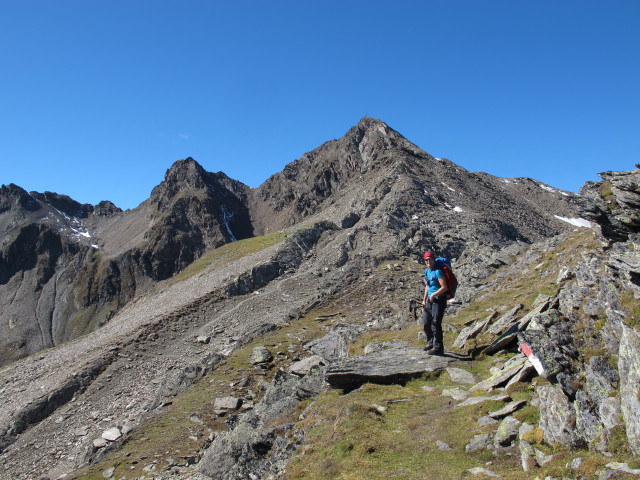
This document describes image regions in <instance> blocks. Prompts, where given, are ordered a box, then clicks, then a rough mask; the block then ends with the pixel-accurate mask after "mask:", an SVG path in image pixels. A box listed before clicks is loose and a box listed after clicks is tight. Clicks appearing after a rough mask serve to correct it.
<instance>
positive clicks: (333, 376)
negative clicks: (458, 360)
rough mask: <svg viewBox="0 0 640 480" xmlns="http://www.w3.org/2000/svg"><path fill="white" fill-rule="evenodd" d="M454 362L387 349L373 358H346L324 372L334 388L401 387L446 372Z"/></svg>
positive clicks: (418, 352)
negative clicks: (425, 374) (431, 373)
mask: <svg viewBox="0 0 640 480" xmlns="http://www.w3.org/2000/svg"><path fill="white" fill-rule="evenodd" d="M454 361H455V359H454V358H449V357H440V356H434V355H429V354H428V353H426V352H425V351H424V350H422V349H421V348H410V347H409V348H406V347H405V348H391V349H388V350H383V351H381V352H378V353H377V354H376V355H363V356H360V357H347V358H344V359H342V360H339V361H336V362H335V363H333V364H332V365H331V366H330V367H329V368H328V369H327V372H326V377H327V382H328V383H329V384H330V385H331V386H332V387H334V388H343V389H353V388H358V387H359V386H360V385H362V384H363V383H367V382H371V383H382V384H391V383H404V382H406V381H407V380H409V379H411V378H415V377H419V376H420V375H423V374H424V373H427V372H436V371H441V370H444V369H446V368H447V367H448V366H449V364H450V363H451V362H454Z"/></svg>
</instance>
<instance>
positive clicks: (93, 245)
mask: <svg viewBox="0 0 640 480" xmlns="http://www.w3.org/2000/svg"><path fill="white" fill-rule="evenodd" d="M91 246H92V247H93V248H95V249H96V250H100V247H99V246H98V245H95V244H92V245H91Z"/></svg>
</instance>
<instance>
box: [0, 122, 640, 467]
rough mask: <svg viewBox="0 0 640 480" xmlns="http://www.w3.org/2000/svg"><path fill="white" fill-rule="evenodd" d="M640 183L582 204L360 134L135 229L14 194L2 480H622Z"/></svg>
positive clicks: (7, 269)
mask: <svg viewBox="0 0 640 480" xmlns="http://www.w3.org/2000/svg"><path fill="white" fill-rule="evenodd" d="M638 172H639V171H638V170H632V171H630V172H607V173H604V174H602V175H601V176H602V178H603V181H602V182H598V183H587V184H586V185H585V187H584V188H583V189H582V191H581V192H580V194H578V195H576V194H573V193H569V192H564V191H561V190H558V189H556V188H553V187H552V186H549V185H545V184H542V183H541V182H538V181H536V180H533V179H528V178H515V179H505V178H497V177H494V176H491V175H488V174H486V173H474V172H468V171H466V170H465V169H463V168H462V167H460V166H458V165H456V164H454V163H453V162H450V161H449V160H446V159H441V158H435V157H433V156H431V155H429V154H428V153H426V152H425V151H423V150H421V149H420V148H419V147H417V146H415V145H413V144H412V143H411V142H410V141H408V140H407V139H405V138H404V137H403V136H402V135H400V134H399V133H398V132H396V131H394V130H393V129H392V128H390V127H389V126H388V125H386V124H385V123H384V122H381V121H379V120H376V119H373V118H368V117H365V118H363V119H362V120H361V121H360V122H359V123H358V124H357V125H356V126H354V127H353V128H351V129H350V130H349V131H348V132H347V133H346V134H345V135H344V136H343V137H342V138H340V139H337V140H331V141H329V142H326V143H324V144H323V145H321V146H320V147H318V148H317V149H315V150H313V151H311V152H309V153H306V154H305V155H303V156H302V157H301V158H300V159H298V160H296V161H294V162H292V163H291V164H289V165H287V166H286V167H285V168H284V170H283V171H282V172H280V173H277V174H275V175H273V176H272V177H270V178H269V179H267V181H266V182H265V183H264V184H262V185H261V186H260V187H258V188H256V189H253V188H250V187H248V186H246V185H243V184H242V183H241V182H238V181H236V180H233V179H230V178H229V177H227V176H226V175H225V174H224V173H222V172H218V173H211V172H207V171H205V170H204V169H203V168H202V166H201V165H199V164H198V163H197V162H196V161H195V160H194V159H191V158H188V159H186V160H180V161H177V162H176V163H175V164H174V165H173V166H171V168H170V169H169V170H168V171H167V173H166V175H165V179H164V181H163V182H162V183H161V184H160V185H158V186H157V187H155V188H154V189H153V191H152V192H151V195H150V197H149V199H148V200H146V201H145V202H143V203H142V204H140V205H139V206H138V207H137V208H135V209H133V210H127V211H122V210H120V209H118V208H117V207H116V206H115V205H113V204H112V203H111V202H108V201H104V202H101V203H100V204H99V205H95V206H92V205H86V204H80V203H78V202H76V201H74V200H73V199H71V198H69V197H67V196H64V195H61V194H56V193H51V192H45V193H37V192H30V193H29V192H26V191H24V190H23V189H22V188H20V187H18V186H16V185H8V186H3V187H2V189H1V190H0V231H2V232H3V238H2V242H1V244H0V293H1V295H0V302H2V305H1V307H2V308H0V328H1V329H2V335H1V336H0V362H2V364H3V367H2V368H1V369H0V399H1V401H0V452H1V453H0V478H7V479H9V478H11V479H14V478H16V479H32V478H50V479H54V478H119V479H121V478H139V479H142V478H184V479H187V478H191V479H206V478H225V479H227V478H228V479H235V478H242V479H244V478H336V477H340V476H341V475H342V476H344V478H351V477H350V475H351V476H352V475H354V474H355V473H354V472H356V471H357V470H350V469H352V468H355V467H354V465H358V466H359V467H358V468H361V469H363V470H361V471H360V472H359V473H358V475H365V476H366V477H371V478H374V477H375V476H376V475H382V476H384V477H385V478H386V477H387V476H400V477H402V478H451V477H452V476H455V477H460V476H463V477H465V476H468V477H469V478H471V476H474V475H485V476H486V475H489V476H494V475H498V476H504V477H505V478H532V477H531V473H532V472H536V475H538V474H540V475H541V478H544V475H547V476H548V477H550V478H555V477H558V478H563V477H565V478H591V477H588V476H589V475H599V476H600V478H605V477H603V476H606V475H609V476H607V477H606V478H617V477H615V475H628V474H629V473H628V472H634V471H635V470H634V469H637V468H638V467H640V465H635V464H634V463H633V456H634V455H637V454H638V452H640V450H639V449H640V443H638V439H639V438H640V433H639V432H640V420H639V417H638V414H637V412H638V411H640V405H638V398H639V396H638V394H639V388H640V387H638V385H640V382H639V381H638V379H639V378H640V373H638V372H639V370H638V368H639V367H638V365H640V360H639V357H638V355H640V353H639V350H638V346H639V345H640V334H639V333H638V321H637V318H638V315H639V314H640V312H639V311H638V306H637V305H638V301H637V299H638V298H640V287H639V286H638V285H639V284H638V279H639V278H640V273H639V271H640V261H639V260H638V254H637V251H638V239H639V237H638V235H640V222H639V221H638V218H639V217H638V215H639V214H638V211H639V210H638V208H639V207H640V200H639V199H640V193H639V187H638V185H639V183H640V173H638ZM425 250H434V251H436V252H438V253H439V254H442V255H444V256H447V257H449V258H451V259H452V261H453V265H454V270H455V272H456V275H457V276H458V279H459V281H460V287H459V289H458V292H457V295H456V299H455V301H453V302H451V303H450V305H449V306H448V308H447V315H446V316H445V322H446V336H445V343H446V352H445V355H444V356H432V355H429V354H427V353H426V352H424V351H423V349H422V347H423V346H424V340H421V339H420V338H419V335H418V334H419V332H420V331H421V326H419V325H417V322H416V320H417V318H418V316H419V314H420V311H419V310H420V309H419V301H420V299H421V292H422V289H423V284H422V280H421V273H422V270H423V268H424V267H423V265H422V262H421V257H420V256H421V254H422V253H423V252H424V251H425ZM336 392H340V393H339V394H336ZM411 412H413V415H410V413H411ZM416 412H422V413H420V414H417V415H416ZM403 415H408V416H406V417H405V416H403ZM385 425H386V427H384V426H385ZM445 425H446V428H445ZM411 426H413V427H411ZM383 427H384V428H383ZM390 431H393V432H395V435H394V439H393V440H391V439H389V441H386V437H387V435H388V434H389V433H388V432H390ZM385 442H386V443H385ZM405 444H406V447H405V446H404V445H405ZM416 446H418V447H417V448H416ZM420 452H422V453H420ZM576 452H578V453H576ZM516 457H517V458H518V459H520V460H518V462H519V464H518V468H517V469H515V470H514V465H515V464H514V462H513V459H514V458H516ZM490 458H491V459H492V460H491V462H490V464H489V466H490V467H491V468H487V466H488V465H487V462H488V461H489V459H490ZM383 460H384V461H383ZM629 462H630V463H629ZM520 464H521V465H520ZM422 469H429V471H430V472H431V473H430V475H427V476H425V473H424V471H423V470H422ZM364 471H368V472H369V473H368V474H365V473H363V472H364ZM509 472H510V473H509ZM543 474H544V475H543ZM631 474H633V473H631ZM631 474H629V475H631ZM534 476H535V475H534ZM594 478H597V477H594ZM620 478H622V477H620Z"/></svg>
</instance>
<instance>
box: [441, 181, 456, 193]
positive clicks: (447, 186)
mask: <svg viewBox="0 0 640 480" xmlns="http://www.w3.org/2000/svg"><path fill="white" fill-rule="evenodd" d="M441 183H442V185H444V186H445V187H446V188H448V189H449V190H451V191H452V192H455V190H454V189H453V188H451V187H450V186H449V185H447V184H446V183H444V182H441Z"/></svg>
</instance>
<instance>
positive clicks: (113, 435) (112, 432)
mask: <svg viewBox="0 0 640 480" xmlns="http://www.w3.org/2000/svg"><path fill="white" fill-rule="evenodd" d="M101 436H102V438H104V439H105V440H108V441H110V442H115V441H116V440H118V439H119V438H120V437H121V436H122V432H120V429H119V428H117V427H112V428H109V429H107V430H105V431H104V432H102V435H101Z"/></svg>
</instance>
